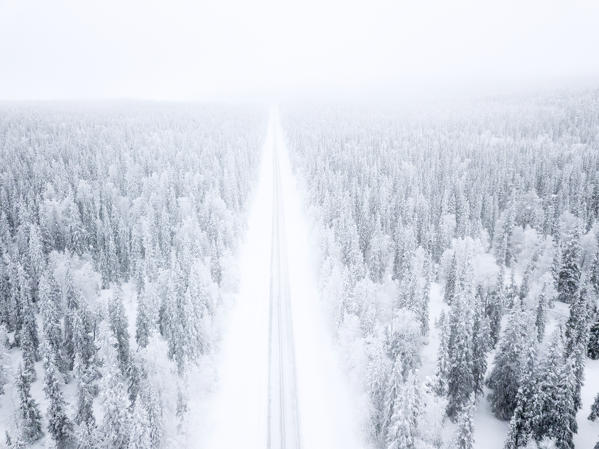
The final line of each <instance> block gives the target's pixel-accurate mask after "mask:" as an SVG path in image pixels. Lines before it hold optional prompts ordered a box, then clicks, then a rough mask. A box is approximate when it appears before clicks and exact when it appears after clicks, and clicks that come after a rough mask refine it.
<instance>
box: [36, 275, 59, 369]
mask: <svg viewBox="0 0 599 449" xmlns="http://www.w3.org/2000/svg"><path fill="white" fill-rule="evenodd" d="M39 300H40V312H41V315H42V331H43V336H44V340H45V341H46V344H47V346H48V350H49V351H51V352H52V354H54V355H55V357H56V361H57V363H58V366H57V367H58V368H59V369H60V370H61V371H65V366H64V363H63V362H62V359H61V353H62V327H61V316H60V291H59V288H58V285H57V284H56V282H55V281H54V277H53V276H51V275H50V274H49V273H47V272H44V273H43V274H42V275H41V278H40V281H39Z"/></svg>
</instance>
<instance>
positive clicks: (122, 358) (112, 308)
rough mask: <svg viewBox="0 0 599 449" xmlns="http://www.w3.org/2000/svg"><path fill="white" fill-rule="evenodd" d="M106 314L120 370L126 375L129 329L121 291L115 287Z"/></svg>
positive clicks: (128, 354) (128, 361) (128, 358)
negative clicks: (114, 342) (114, 341)
mask: <svg viewBox="0 0 599 449" xmlns="http://www.w3.org/2000/svg"><path fill="white" fill-rule="evenodd" d="M108 315H109V320H110V330H111V331H112V334H113V335H114V338H115V340H116V350H117V354H118V360H119V366H120V368H121V372H122V373H123V374H124V375H126V374H127V372H128V370H129V364H130V363H131V361H130V353H129V329H128V324H127V317H126V316H125V308H124V307H123V292H122V290H121V288H120V287H117V289H116V291H115V294H114V296H113V298H112V301H111V302H110V304H109V306H108Z"/></svg>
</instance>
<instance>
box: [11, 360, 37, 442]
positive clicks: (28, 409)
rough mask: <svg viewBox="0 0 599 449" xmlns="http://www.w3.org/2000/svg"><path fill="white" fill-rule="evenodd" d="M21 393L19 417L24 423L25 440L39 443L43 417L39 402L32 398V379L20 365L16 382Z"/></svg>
mask: <svg viewBox="0 0 599 449" xmlns="http://www.w3.org/2000/svg"><path fill="white" fill-rule="evenodd" d="M16 386H17V391H18V392H19V416H20V418H21V422H22V426H23V427H22V433H23V438H24V439H25V441H26V442H28V443H33V442H34V441H37V440H39V439H40V438H41V436H42V415H41V413H40V410H39V406H38V405H37V402H35V400H34V399H33V398H32V397H31V378H30V377H29V375H28V374H27V373H26V372H25V371H24V370H23V367H22V366H21V365H19V370H18V373H17V380H16Z"/></svg>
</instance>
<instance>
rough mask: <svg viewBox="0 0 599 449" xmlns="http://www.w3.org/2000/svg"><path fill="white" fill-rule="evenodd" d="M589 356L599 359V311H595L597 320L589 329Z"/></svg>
mask: <svg viewBox="0 0 599 449" xmlns="http://www.w3.org/2000/svg"><path fill="white" fill-rule="evenodd" d="M587 356H588V357H589V358H590V359H592V360H598V359H599V313H597V312H595V321H594V322H593V324H592V326H591V329H590V330H589V343H588V346H587Z"/></svg>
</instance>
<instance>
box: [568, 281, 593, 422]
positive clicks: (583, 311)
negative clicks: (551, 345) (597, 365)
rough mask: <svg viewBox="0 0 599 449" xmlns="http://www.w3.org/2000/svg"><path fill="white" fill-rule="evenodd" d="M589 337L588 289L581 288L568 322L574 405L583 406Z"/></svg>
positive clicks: (572, 305)
mask: <svg viewBox="0 0 599 449" xmlns="http://www.w3.org/2000/svg"><path fill="white" fill-rule="evenodd" d="M588 338H589V310H588V303H587V295H586V290H585V289H581V290H580V292H578V294H577V296H576V298H575V299H574V300H573V302H572V303H571V304H570V315H569V317H568V321H567V322H566V351H567V354H568V355H570V356H571V357H573V361H574V376H575V379H576V385H575V388H574V391H573V394H574V406H575V407H576V409H577V410H578V409H579V408H580V407H581V404H582V400H581V396H580V395H581V389H582V384H583V383H584V365H585V359H586V354H587V345H588Z"/></svg>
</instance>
